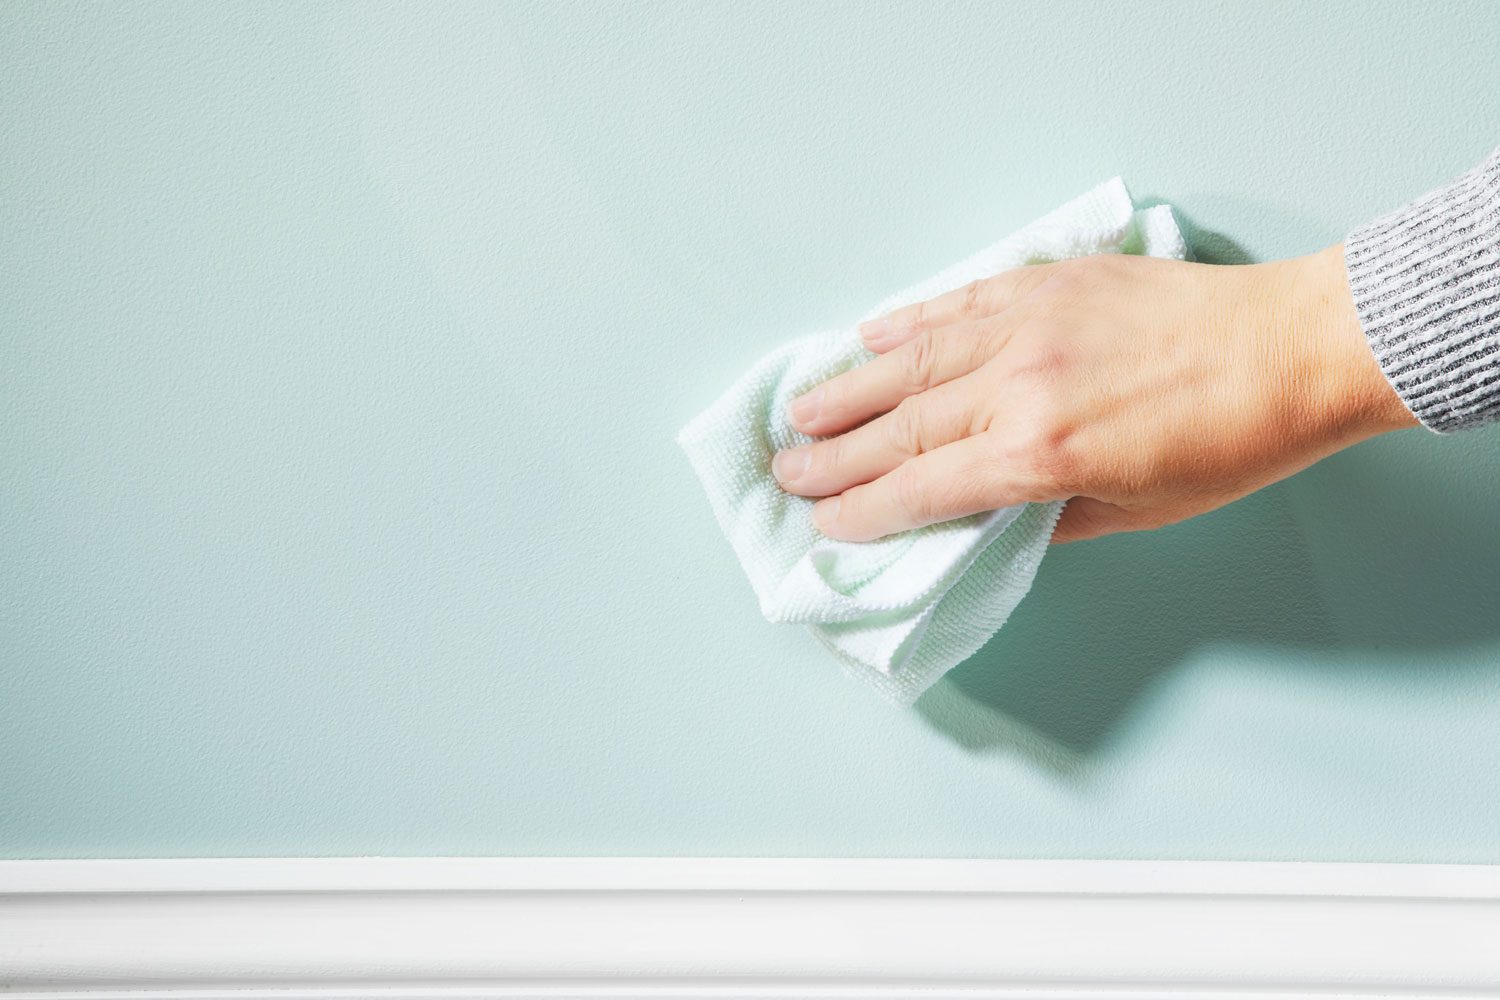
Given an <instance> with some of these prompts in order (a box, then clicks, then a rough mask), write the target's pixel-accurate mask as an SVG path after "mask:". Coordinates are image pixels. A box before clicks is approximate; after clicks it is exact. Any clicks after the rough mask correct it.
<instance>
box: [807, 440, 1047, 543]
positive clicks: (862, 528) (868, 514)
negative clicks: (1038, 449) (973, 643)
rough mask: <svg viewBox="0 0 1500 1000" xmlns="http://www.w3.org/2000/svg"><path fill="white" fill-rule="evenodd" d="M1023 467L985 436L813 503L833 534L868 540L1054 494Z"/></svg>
mask: <svg viewBox="0 0 1500 1000" xmlns="http://www.w3.org/2000/svg"><path fill="white" fill-rule="evenodd" d="M1050 492H1051V491H1050V490H1049V489H1048V488H1047V487H1046V486H1045V485H1043V484H1041V483H1039V482H1037V481H1036V480H1035V479H1034V478H1033V477H1032V476H1031V475H1029V474H1028V473H1027V472H1026V471H1025V470H1023V469H1020V468H1008V467H1006V466H1005V465H1004V464H1003V463H1001V462H1000V461H998V460H997V459H996V457H995V453H994V450H993V448H992V447H991V443H990V442H989V441H988V440H987V439H986V437H985V436H983V435H980V436H975V437H967V438H964V439H963V440H962V441H956V442H954V443H953V444H950V445H946V446H945V447H942V448H938V449H937V450H936V451H929V452H927V453H925V454H922V455H918V456H917V457H916V458H913V459H911V460H910V461H907V462H904V463H902V464H901V465H900V466H899V467H898V468H896V469H895V470H893V471H891V472H888V473H886V474H885V475H884V476H881V477H880V478H879V479H877V480H875V481H874V482H873V483H868V484H866V485H864V486H856V487H854V488H853V489H851V490H846V491H845V492H844V493H843V494H842V495H840V496H836V497H829V498H827V499H826V500H820V501H818V503H817V504H815V505H814V506H813V522H814V523H815V524H816V525H817V526H818V529H819V530H820V531H822V532H823V533H824V534H825V535H827V536H829V537H830V538H837V539H842V540H844V541H851V542H865V541H871V540H873V539H876V538H882V537H884V536H886V535H890V534H894V533H895V532H898V531H906V530H908V529H911V528H919V527H921V526H922V525H925V524H933V523H936V522H938V521H948V520H952V519H953V518H955V517H964V516H966V515H968V514H977V513H979V512H980V511H984V510H994V509H996V508H998V507H1009V506H1011V505H1012V504H1017V503H1024V502H1027V501H1033V500H1048V499H1056V498H1055V497H1052V496H1050V495H1048V494H1049V493H1050Z"/></svg>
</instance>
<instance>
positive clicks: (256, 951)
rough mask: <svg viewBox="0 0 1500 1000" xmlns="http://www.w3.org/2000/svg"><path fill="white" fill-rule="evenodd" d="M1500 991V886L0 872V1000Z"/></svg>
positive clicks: (618, 865) (703, 864) (1348, 876)
mask: <svg viewBox="0 0 1500 1000" xmlns="http://www.w3.org/2000/svg"><path fill="white" fill-rule="evenodd" d="M1311 995H1317V996H1338V997H1350V998H1352V997H1369V998H1373V997H1376V996H1380V997H1392V996H1398V997H1446V998H1456V997H1478V996H1492V997H1493V996H1500V867H1490V866H1477V865H1476V866H1467V865H1378V864H1298V863H1265V862H1183V861H1169V862H1139V861H961V860H853V859H839V860H800V859H798V860H777V859H731V858H718V859H706V858H684V859H668V858H655V859H648V858H617V859H611V858H531V859H526V858H511V859H505V858H332V859H305V858H304V859H189V858H183V859H159V860H102V861H0V997H4V998H8V1000H16V998H29V1000H30V998H41V997H46V998H47V1000H64V998H71V997H78V998H82V997H88V998H90V1000H107V998H120V997H125V996H129V997H134V998H138V1000H147V998H157V997H162V998H183V1000H186V998H189V997H192V998H205V1000H207V998H231V997H232V998H236V1000H251V998H270V997H272V996H274V997H278V998H281V1000H299V998H324V1000H336V998H337V1000H345V998H349V1000H352V998H354V997H378V998H381V1000H418V998H422V1000H439V998H441V1000H480V998H502V997H504V998H510V997H521V996H526V997H545V998H552V1000H561V998H579V1000H581V998H591V1000H593V998H618V1000H624V998H631V1000H643V998H646V997H663V998H668V997H670V998H686V997H700V996H701V997H713V998H719V1000H731V998H733V1000H752V998H753V1000H768V998H777V1000H784V998H786V1000H789V998H792V997H797V998H807V1000H814V998H816V1000H856V998H858V1000H866V998H868V1000H875V998H882V1000H883V998H894V997H900V996H915V997H921V998H924V1000H950V998H955V1000H956V998H959V997H963V998H966V1000H979V998H984V1000H1000V998H1029V1000H1042V998H1045V1000H1102V998H1114V1000H1143V998H1145V997H1171V998H1183V997H1194V998H1202V1000H1229V998H1237V1000H1238V998H1246V997H1256V998H1269V997H1275V998H1281V1000H1284V998H1290V997H1306V996H1311Z"/></svg>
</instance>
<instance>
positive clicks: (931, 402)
mask: <svg viewBox="0 0 1500 1000" xmlns="http://www.w3.org/2000/svg"><path fill="white" fill-rule="evenodd" d="M981 402H982V398H980V397H978V396H977V394H976V393H975V391H974V389H973V388H972V387H969V386H966V385H965V384H964V382H963V381H962V380H959V381H956V382H950V383H948V384H946V385H942V386H939V387H937V388H936V389H933V390H932V391H931V392H925V393H923V394H922V395H920V396H910V397H908V398H907V399H905V400H903V401H902V402H901V404H900V405H899V406H897V407H896V408H895V409H894V410H892V411H890V412H889V413H886V414H883V415H882V416H879V417H877V418H875V419H874V420H871V421H870V422H869V423H867V424H864V425H862V426H860V427H856V428H854V429H853V430H852V431H849V432H848V433H846V434H841V435H839V436H838V437H833V438H828V439H827V440H825V441H817V442H814V443H813V444H807V445H802V446H801V447H799V448H792V449H789V450H787V451H784V452H780V453H778V454H777V455H776V457H775V458H774V459H772V461H771V471H772V472H773V473H774V474H775V476H776V480H777V482H779V483H780V484H781V488H782V489H784V490H786V491H787V492H789V493H796V494H797V495H799V496H805V497H826V496H833V495H834V494H835V493H842V492H844V491H845V490H847V489H848V488H849V487H851V486H858V485H860V484H862V483H868V482H870V481H871V480H874V479H878V478H880V477H881V476H883V475H885V474H886V473H887V472H890V471H891V470H892V469H894V468H896V467H897V466H899V465H901V463H903V462H905V461H907V460H908V459H911V458H915V457H916V456H917V455H921V454H923V453H925V452H929V451H933V450H934V449H937V448H941V447H942V446H944V445H946V444H951V443H952V442H954V441H958V440H961V439H963V438H966V437H968V436H970V435H971V434H975V433H978V432H979V431H981V430H983V429H984V424H985V421H986V420H987V418H986V416H985V411H983V410H981V409H980V408H979V406H978V404H979V403H981Z"/></svg>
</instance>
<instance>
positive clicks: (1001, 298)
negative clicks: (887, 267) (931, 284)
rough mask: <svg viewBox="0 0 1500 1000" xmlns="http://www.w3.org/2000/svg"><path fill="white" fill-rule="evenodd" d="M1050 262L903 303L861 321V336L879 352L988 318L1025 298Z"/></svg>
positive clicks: (1023, 267) (1040, 280)
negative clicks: (931, 332) (935, 331)
mask: <svg viewBox="0 0 1500 1000" xmlns="http://www.w3.org/2000/svg"><path fill="white" fill-rule="evenodd" d="M1052 269H1053V268H1052V265H1050V264H1031V265H1026V266H1022V267H1015V268H1011V269H1010V270H1009V271H1001V272H1000V273H999V274H996V275H992V276H991V277H988V278H980V279H979V280H978V281H971V282H969V283H968V284H967V285H964V286H963V287H962V288H955V289H954V290H953V291H951V292H945V293H944V294H942V295H939V296H937V297H936V298H932V299H928V300H927V301H925V302H915V303H913V304H911V305H909V306H902V307H901V308H900V309H897V310H895V311H894V312H891V313H888V314H886V315H884V316H880V317H877V318H876V319H872V320H867V321H866V322H864V323H861V324H860V325H859V336H860V339H861V340H863V341H864V343H865V346H866V347H868V348H869V349H870V350H872V351H874V352H875V353H876V354H884V353H885V352H886V351H890V350H893V349H894V348H897V347H900V346H901V345H902V344H904V343H906V342H907V341H908V340H911V339H912V338H913V337H915V336H916V335H917V334H919V333H925V332H927V331H929V330H936V329H938V328H939V327H944V326H948V325H950V324H953V323H958V322H962V321H964V320H976V319H984V318H985V317H988V316H994V315H995V314H996V313H1000V312H1003V311H1005V310H1006V309H1008V308H1009V307H1010V306H1011V305H1012V304H1013V303H1015V302H1017V301H1019V300H1021V299H1023V298H1025V297H1026V296H1027V295H1028V294H1030V292H1031V290H1032V289H1034V288H1035V287H1036V286H1037V285H1039V284H1041V283H1042V282H1043V281H1045V280H1046V278H1047V275H1048V274H1050V273H1051V272H1052Z"/></svg>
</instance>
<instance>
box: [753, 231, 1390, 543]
mask: <svg viewBox="0 0 1500 1000" xmlns="http://www.w3.org/2000/svg"><path fill="white" fill-rule="evenodd" d="M860 335H861V337H862V338H863V340H864V342H865V346H867V347H868V348H869V349H870V350H871V351H873V352H874V353H875V354H876V355H877V356H876V357H875V358H874V359H873V360H871V361H869V362H867V363H865V364H863V365H860V366H859V367H857V368H854V369H852V370H850V371H848V372H845V373H844V374H842V375H839V376H837V377H835V378H833V379H830V380H829V381H827V382H824V383H823V384H822V385H820V386H817V387H815V388H814V389H812V390H811V391H809V392H807V393H806V394H804V395H802V396H799V397H798V398H797V399H795V400H793V401H792V403H791V404H790V407H789V412H788V416H789V418H790V420H791V422H792V425H793V426H794V427H796V428H797V429H798V430H800V431H802V432H804V433H806V434H809V435H812V436H814V437H817V438H820V439H821V440H818V441H815V442H814V443H812V444H809V445H804V446H801V447H797V448H791V449H788V450H786V451H782V452H779V453H777V454H776V456H775V458H774V460H773V462H772V471H773V473H774V474H775V476H776V478H777V480H778V481H779V482H780V483H781V486H782V488H783V489H785V490H787V491H788V492H791V493H795V494H798V495H800V496H806V497H821V498H824V499H821V500H820V501H819V502H818V503H817V504H815V505H814V506H813V520H814V522H815V523H816V524H817V526H818V528H819V529H820V530H821V531H822V532H823V533H824V534H825V535H827V536H829V537H832V538H838V539H844V540H848V541H867V540H871V539H875V538H880V537H882V536H884V535H888V534H891V533H893V532H897V531H903V530H906V529H909V528H914V527H918V526H920V525H924V524H930V523H933V522H936V521H945V520H949V519H951V518H955V517H962V516H964V515H966V514H973V513H978V512H980V511H984V510H992V509H996V508H999V507H1007V506H1010V505H1012V504H1017V503H1021V502H1026V501H1048V500H1067V501H1068V503H1067V505H1066V506H1065V508H1064V510H1063V515H1062V519H1061V521H1059V523H1058V526H1057V531H1056V533H1055V534H1054V536H1053V540H1054V541H1056V542H1067V541H1077V540H1080V539H1086V538H1095V537H1098V536H1101V535H1108V534H1112V533H1114V532H1118V531H1135V530H1141V529H1149V528H1158V527H1161V526H1163V525H1167V524H1172V523H1175V522H1177V521H1181V520H1184V519H1186V518H1189V517H1193V516H1195V515H1197V514H1202V513H1204V512H1206V511H1210V510H1214V509H1216V508H1218V507H1222V506H1223V505H1225V504H1227V503H1230V502H1231V501H1233V500H1236V499H1238V498H1240V497H1242V496H1245V495H1246V494H1248V493H1251V492H1254V491H1255V490H1257V489H1260V488H1261V487H1262V486H1266V485H1268V484H1270V483H1274V482H1276V481H1277V480H1280V479H1284V478H1285V477H1287V476H1290V475H1292V474H1293V473H1295V472H1297V471H1299V470H1301V469H1303V468H1306V467H1307V466H1309V465H1311V464H1313V463H1314V462H1316V461H1318V460H1319V459H1321V458H1323V457H1325V456H1327V455H1330V454H1332V453H1334V452H1336V451H1339V450H1340V449H1342V448H1346V447H1348V446H1350V445H1352V444H1355V443H1356V442H1359V441H1362V440H1364V439H1366V438H1369V437H1373V436H1375V435H1377V434H1381V433H1384V432H1386V431H1391V430H1396V429H1399V428H1402V427H1412V426H1416V425H1417V421H1416V419H1415V417H1413V415H1412V414H1411V412H1410V411H1409V410H1408V409H1407V408H1406V406H1405V405H1404V404H1403V403H1402V402H1401V400H1400V397H1398V396H1397V395H1396V393H1395V390H1394V389H1392V388H1391V385H1390V383H1389V382H1387V381H1386V379H1385V377H1384V375H1383V374H1382V373H1381V371H1380V368H1379V365H1378V364H1377V362H1376V361H1375V357H1374V354H1373V353H1372V352H1371V350H1370V348H1369V345H1368V343H1367V342H1366V340H1365V337H1364V334H1363V332H1362V331H1361V328H1360V323H1359V317H1358V315H1357V313H1356V312H1355V308H1354V303H1353V300H1352V298H1351V296H1350V292H1349V286H1348V279H1347V275H1346V273H1345V270H1344V263H1343V248H1342V247H1341V246H1333V247H1330V248H1328V249H1326V250H1323V251H1320V252H1318V253H1314V254H1310V255H1308V256H1305V257H1297V258H1293V259H1290V260H1283V261H1274V262H1269V263H1263V264H1245V265H1210V264H1197V263H1188V262H1184V261H1175V260H1162V259H1157V258H1151V257H1137V256H1125V255H1115V254H1102V255H1097V256H1092V257H1084V258H1079V259H1076V260H1067V261H1060V262H1057V263H1052V264H1037V265H1032V266H1028V267H1022V268H1017V269H1015V270H1012V271H1007V272H1004V273H1002V274H999V275H996V276H995V277H992V278H987V279H984V280H981V281H977V282H974V283H973V284H970V285H968V286H966V287H964V288H961V289H958V290H956V291H953V292H950V293H948V294H946V295H943V296H940V297H938V298H935V299H932V300H930V301H927V302H923V303H919V304H917V305H913V306H909V307H907V308H904V309H899V310H897V311H896V312H894V313H891V314H890V315H888V316H885V317H883V318H880V319H877V320H872V321H871V322H868V323H866V324H864V325H862V326H861V327H860Z"/></svg>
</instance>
